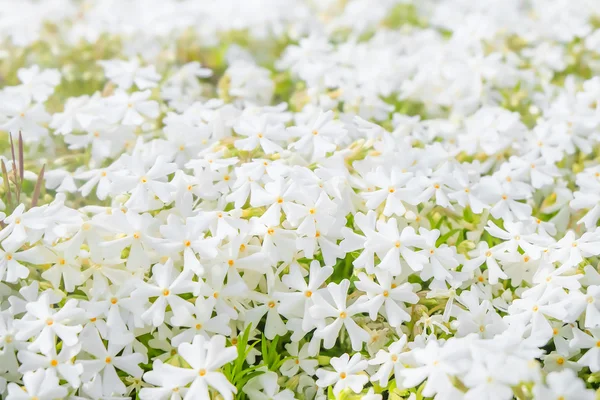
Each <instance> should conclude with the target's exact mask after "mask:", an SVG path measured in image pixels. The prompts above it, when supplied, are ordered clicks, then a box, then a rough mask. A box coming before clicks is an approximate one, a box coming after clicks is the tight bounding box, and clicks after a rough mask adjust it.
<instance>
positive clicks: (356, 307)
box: [310, 279, 369, 351]
mask: <svg viewBox="0 0 600 400" xmlns="http://www.w3.org/2000/svg"><path fill="white" fill-rule="evenodd" d="M349 287H350V281H349V280H347V279H344V280H343V281H342V282H340V284H335V283H330V284H329V285H327V290H326V291H323V294H321V293H319V292H317V293H313V295H312V297H313V305H312V306H311V307H310V314H311V316H312V317H313V318H314V319H315V320H316V325H317V330H316V333H315V335H316V336H317V337H318V338H321V339H323V345H324V346H325V348H326V349H330V348H332V347H333V345H334V344H335V342H336V341H337V340H338V338H339V334H340V330H341V329H342V326H343V327H345V328H346V331H347V332H348V336H350V341H351V342H352V349H353V350H354V351H358V350H360V349H361V348H362V345H363V343H364V342H366V341H367V340H369V334H368V333H367V332H366V331H365V330H363V329H362V328H361V327H360V326H358V324H357V323H356V322H355V321H354V320H353V319H352V317H353V316H354V315H356V314H359V313H362V312H363V311H364V309H365V307H364V302H361V301H356V302H355V303H353V304H351V305H349V306H348V305H347V297H346V296H347V293H348V289H349ZM332 319H333V320H332Z"/></svg>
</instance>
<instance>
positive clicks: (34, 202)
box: [31, 164, 46, 208]
mask: <svg viewBox="0 0 600 400" xmlns="http://www.w3.org/2000/svg"><path fill="white" fill-rule="evenodd" d="M45 169H46V164H44V166H43V167H42V170H41V171H40V174H39V175H38V179H37V182H36V183H35V189H34V190H33V196H32V197H31V207H32V208H33V207H35V206H36V205H37V202H38V198H39V197H40V191H41V190H42V182H43V181H44V170H45Z"/></svg>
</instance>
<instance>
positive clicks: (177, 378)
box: [144, 335, 237, 400]
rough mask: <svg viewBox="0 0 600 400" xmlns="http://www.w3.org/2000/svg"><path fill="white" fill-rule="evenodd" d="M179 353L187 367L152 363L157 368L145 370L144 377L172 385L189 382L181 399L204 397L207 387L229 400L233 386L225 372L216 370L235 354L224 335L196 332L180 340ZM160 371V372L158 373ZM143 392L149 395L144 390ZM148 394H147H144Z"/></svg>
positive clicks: (235, 350)
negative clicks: (208, 336)
mask: <svg viewBox="0 0 600 400" xmlns="http://www.w3.org/2000/svg"><path fill="white" fill-rule="evenodd" d="M178 352H179V354H180V355H181V357H182V358H183V359H184V360H185V361H186V362H187V363H188V364H189V365H190V367H191V369H190V368H178V367H173V366H170V365H166V364H155V366H159V370H158V371H156V372H154V371H151V372H147V373H146V374H145V375H144V379H145V380H146V379H149V382H160V384H162V385H165V384H166V383H167V382H170V383H169V385H171V386H174V387H179V386H186V385H187V384H189V383H191V384H192V385H191V386H190V387H189V389H188V390H187V391H186V394H185V396H184V397H183V398H184V399H185V400H191V399H205V398H206V399H208V398H209V394H208V387H209V386H210V387H212V388H214V389H215V390H216V391H218V392H219V394H220V395H221V396H223V398H224V399H226V400H232V399H233V394H235V393H237V389H236V388H235V386H233V385H232V384H231V383H229V381H227V379H226V378H225V376H224V375H223V374H222V373H221V372H218V371H217V370H218V368H220V367H222V366H223V365H224V364H227V363H228V362H230V361H232V360H234V359H235V358H236V357H237V349H236V348H235V347H225V337H223V336H221V335H215V336H213V337H212V338H211V339H210V341H208V340H206V339H204V337H203V336H200V335H198V336H196V337H194V340H193V341H192V343H182V344H180V345H179V347H178ZM158 373H160V375H158ZM145 393H146V396H148V395H150V394H149V393H148V392H147V391H146V392H145ZM147 398H148V397H147Z"/></svg>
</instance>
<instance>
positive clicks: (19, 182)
mask: <svg viewBox="0 0 600 400" xmlns="http://www.w3.org/2000/svg"><path fill="white" fill-rule="evenodd" d="M11 145H12V140H11ZM13 153H14V152H13ZM23 174H24V170H23V136H22V135H21V132H20V131H19V176H18V178H19V179H17V166H16V165H15V155H14V154H13V176H14V179H15V186H16V187H17V204H19V203H20V202H21V191H22V190H23Z"/></svg>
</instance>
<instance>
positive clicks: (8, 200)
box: [0, 160, 12, 204]
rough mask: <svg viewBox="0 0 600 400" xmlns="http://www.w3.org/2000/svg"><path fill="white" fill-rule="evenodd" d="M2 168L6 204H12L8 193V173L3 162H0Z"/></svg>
mask: <svg viewBox="0 0 600 400" xmlns="http://www.w3.org/2000/svg"><path fill="white" fill-rule="evenodd" d="M0 164H1V166H2V176H4V189H5V190H6V201H7V203H8V204H11V203H12V196H11V193H10V183H9V181H8V171H7V170H6V164H5V163H4V160H0Z"/></svg>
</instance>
